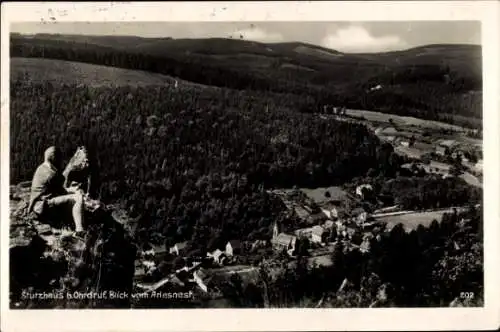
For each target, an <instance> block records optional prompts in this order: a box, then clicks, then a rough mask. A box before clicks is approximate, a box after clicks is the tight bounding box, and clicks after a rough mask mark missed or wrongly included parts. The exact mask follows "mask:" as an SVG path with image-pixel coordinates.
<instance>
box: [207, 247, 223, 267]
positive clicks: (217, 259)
mask: <svg viewBox="0 0 500 332" xmlns="http://www.w3.org/2000/svg"><path fill="white" fill-rule="evenodd" d="M207 257H209V258H212V259H213V261H214V264H217V265H224V262H225V261H226V259H227V257H226V254H225V253H224V252H223V251H222V250H220V249H215V250H214V251H213V252H209V253H207Z"/></svg>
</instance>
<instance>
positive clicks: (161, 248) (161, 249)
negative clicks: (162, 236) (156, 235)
mask: <svg viewBox="0 0 500 332" xmlns="http://www.w3.org/2000/svg"><path fill="white" fill-rule="evenodd" d="M151 249H153V250H154V252H155V253H156V254H158V253H162V252H165V251H167V248H166V246H165V245H164V244H162V245H153V246H152V248H151ZM146 251H148V250H146Z"/></svg>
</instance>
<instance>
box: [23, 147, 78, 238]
mask: <svg viewBox="0 0 500 332" xmlns="http://www.w3.org/2000/svg"><path fill="white" fill-rule="evenodd" d="M44 157H45V161H44V162H43V163H42V164H41V165H40V166H38V168H37V169H36V172H35V175H34V176H33V181H32V183H31V197H30V204H29V206H28V213H29V212H32V211H33V212H34V213H35V214H37V215H38V216H39V217H41V218H43V217H44V216H45V215H46V213H47V212H49V211H54V210H55V211H56V212H57V211H58V210H59V211H60V207H63V206H70V207H71V210H72V215H73V221H74V223H75V235H77V236H78V235H81V232H83V213H84V205H83V193H82V191H80V190H78V189H77V188H74V187H73V188H71V187H65V179H64V176H63V175H62V174H61V172H60V171H59V169H60V166H61V153H60V151H59V149H58V148H56V147H54V146H51V147H49V148H48V149H47V150H45V154H44Z"/></svg>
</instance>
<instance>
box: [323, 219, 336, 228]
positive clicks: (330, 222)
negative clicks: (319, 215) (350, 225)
mask: <svg viewBox="0 0 500 332" xmlns="http://www.w3.org/2000/svg"><path fill="white" fill-rule="evenodd" d="M334 225H335V223H334V222H333V220H327V221H325V223H324V224H323V228H324V229H332V228H333V227H334Z"/></svg>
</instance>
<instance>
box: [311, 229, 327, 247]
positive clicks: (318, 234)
mask: <svg viewBox="0 0 500 332" xmlns="http://www.w3.org/2000/svg"><path fill="white" fill-rule="evenodd" d="M323 233H325V230H324V229H323V227H321V226H319V225H316V226H313V227H312V229H311V242H313V243H323Z"/></svg>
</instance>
